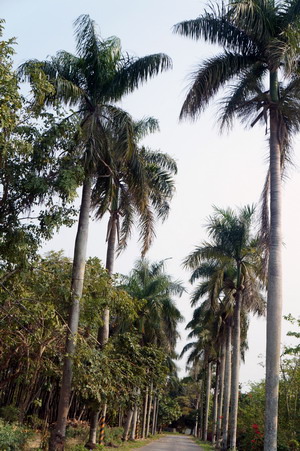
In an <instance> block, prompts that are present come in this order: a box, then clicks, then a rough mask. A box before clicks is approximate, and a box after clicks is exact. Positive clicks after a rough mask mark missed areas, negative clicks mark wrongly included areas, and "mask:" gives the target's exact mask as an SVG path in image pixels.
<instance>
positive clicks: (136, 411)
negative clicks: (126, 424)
mask: <svg viewBox="0 0 300 451" xmlns="http://www.w3.org/2000/svg"><path fill="white" fill-rule="evenodd" d="M140 393H141V390H140V388H138V389H137V391H136V395H137V396H139V395H140ZM138 410H139V406H138V401H137V400H136V402H135V404H134V411H133V418H132V430H131V440H135V436H136V425H137V420H138Z"/></svg>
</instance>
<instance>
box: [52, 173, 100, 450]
mask: <svg viewBox="0 0 300 451" xmlns="http://www.w3.org/2000/svg"><path fill="white" fill-rule="evenodd" d="M91 189H92V179H91V177H88V176H87V177H86V179H85V181H84V184H83V188H82V199H81V206H80V213H79V221H78V229H77V235H76V241H75V248H74V259H73V270H72V284H71V308H70V312H69V321H68V329H67V339H66V348H65V358H64V366H63V376H62V383H61V389H60V395H59V405H58V414H57V421H56V426H55V429H54V430H53V432H52V434H51V437H50V442H49V451H56V450H62V449H64V442H65V435H66V425H67V416H68V411H69V402H70V393H71V384H72V364H73V363H72V361H73V356H74V354H75V345H76V334H77V331H78V322H79V309H80V299H81V296H82V289H83V281H84V272H85V261H86V248H87V241H88V228H89V213H90V206H91Z"/></svg>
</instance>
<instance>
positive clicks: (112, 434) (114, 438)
mask: <svg viewBox="0 0 300 451" xmlns="http://www.w3.org/2000/svg"><path fill="white" fill-rule="evenodd" d="M123 433H124V428H109V427H106V428H105V437H104V440H105V445H108V446H114V445H120V444H121V443H122V437H123Z"/></svg>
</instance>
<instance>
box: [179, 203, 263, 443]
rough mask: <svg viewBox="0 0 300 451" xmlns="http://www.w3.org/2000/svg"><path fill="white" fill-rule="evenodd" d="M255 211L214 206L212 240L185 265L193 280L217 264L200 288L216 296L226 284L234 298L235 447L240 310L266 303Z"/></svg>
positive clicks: (256, 308) (232, 431) (257, 308)
mask: <svg viewBox="0 0 300 451" xmlns="http://www.w3.org/2000/svg"><path fill="white" fill-rule="evenodd" d="M253 214H254V209H253V208H252V207H248V206H247V207H244V208H243V209H240V210H239V212H238V213H235V212H234V211H233V210H231V209H227V210H221V209H217V208H215V214H214V215H213V216H212V217H210V218H209V221H208V226H207V229H208V233H209V236H210V238H211V240H210V242H205V243H203V245H202V246H199V247H197V248H196V250H195V251H194V252H192V253H191V254H190V255H189V256H188V257H187V258H186V259H185V262H184V263H185V266H187V267H189V268H190V269H192V270H193V280H194V279H195V278H198V277H199V276H201V277H203V274H205V273H206V274H210V271H212V269H213V268H214V267H215V274H212V275H211V276H210V278H209V279H207V278H206V281H204V284H203V283H200V288H201V289H202V291H204V292H205V291H206V290H208V289H209V288H210V291H211V292H212V293H213V297H215V296H216V295H217V296H219V295H220V293H221V292H224V294H225V293H226V291H225V286H227V293H226V294H227V298H229V299H232V297H233V298H234V309H233V332H234V333H233V354H232V359H233V362H232V388H231V419H230V440H231V443H230V447H231V449H235V447H236V428H237V408H238V389H239V368H240V353H241V312H242V310H244V311H249V310H250V309H251V310H252V311H256V312H260V311H262V310H263V306H264V302H263V299H262V295H261V293H260V288H261V285H260V279H261V278H262V272H261V270H262V263H261V261H262V259H261V247H260V246H259V240H258V238H253V237H252V235H251V225H252V221H253ZM202 263H204V267H201V264H202ZM208 270H209V271H208ZM206 277H207V276H206ZM216 281H217V283H216ZM225 284H226V285H225ZM199 293H201V290H200V291H199V288H198V290H197V291H196V294H197V295H198V294H199ZM228 295H230V296H228ZM194 298H195V294H194ZM222 302H224V300H223V301H222ZM212 305H214V304H212ZM224 447H225V445H224Z"/></svg>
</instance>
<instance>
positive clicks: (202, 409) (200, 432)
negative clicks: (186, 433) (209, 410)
mask: <svg viewBox="0 0 300 451" xmlns="http://www.w3.org/2000/svg"><path fill="white" fill-rule="evenodd" d="M203 411H204V383H203V381H202V383H201V397H200V412H199V413H200V415H199V428H198V437H199V439H200V440H203V431H204V427H203V426H204V415H203V414H204V412H203Z"/></svg>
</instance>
